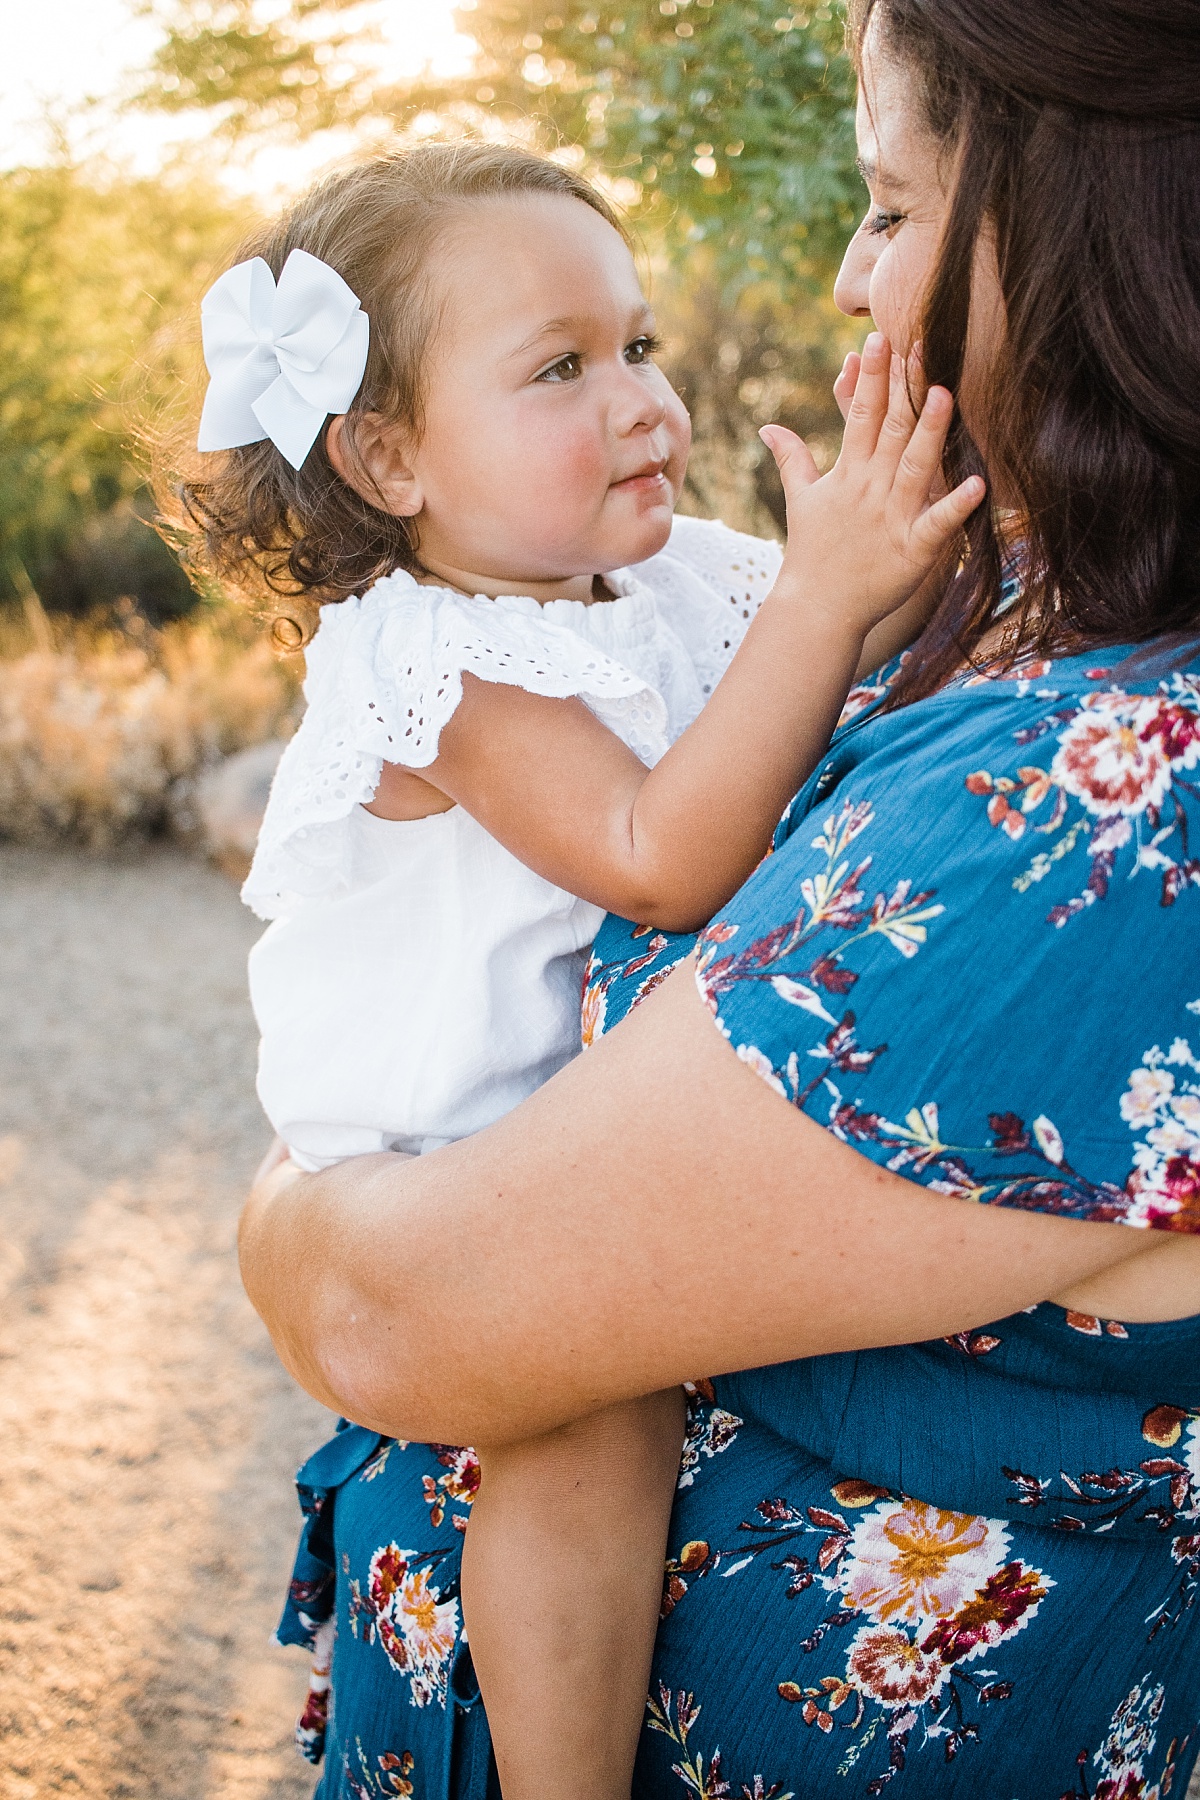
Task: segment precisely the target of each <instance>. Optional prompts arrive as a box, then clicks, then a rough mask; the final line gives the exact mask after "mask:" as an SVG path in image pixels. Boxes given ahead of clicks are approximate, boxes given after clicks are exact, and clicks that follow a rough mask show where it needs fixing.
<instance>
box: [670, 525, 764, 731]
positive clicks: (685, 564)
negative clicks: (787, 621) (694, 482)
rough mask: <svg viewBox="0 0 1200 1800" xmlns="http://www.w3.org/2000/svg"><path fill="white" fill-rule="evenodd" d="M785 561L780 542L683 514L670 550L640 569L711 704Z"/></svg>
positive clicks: (672, 536)
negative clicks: (682, 644) (720, 682)
mask: <svg viewBox="0 0 1200 1800" xmlns="http://www.w3.org/2000/svg"><path fill="white" fill-rule="evenodd" d="M782 561H783V546H782V544H777V543H775V542H774V541H773V540H772V539H770V538H755V537H748V536H747V535H746V534H745V533H744V532H741V531H733V530H731V529H730V527H729V526H728V525H724V524H722V522H721V520H720V519H693V518H690V517H688V516H687V515H686V514H684V513H680V514H678V515H677V516H676V518H675V522H674V525H673V526H672V528H671V537H670V541H669V543H668V544H667V546H666V548H665V549H663V550H660V551H659V553H658V555H657V556H651V557H649V558H648V559H647V561H646V562H644V563H639V564H638V570H637V573H638V579H639V580H640V581H644V582H645V583H646V584H647V585H648V586H649V587H650V588H652V589H653V592H654V597H655V599H656V601H657V602H658V606H659V611H660V612H661V614H662V616H663V618H664V619H665V620H666V622H667V623H668V624H669V625H670V626H671V628H672V630H674V631H676V632H677V633H678V634H679V636H680V637H681V638H682V639H683V641H684V643H685V644H686V645H687V648H688V652H689V654H690V656H691V658H692V662H693V664H694V665H695V670H696V674H697V676H698V678H699V681H700V688H701V692H702V693H703V696H704V698H705V699H706V700H707V699H708V697H709V696H710V694H711V693H712V691H713V689H714V688H715V687H716V685H717V683H718V681H720V679H721V677H722V675H723V674H724V673H725V671H726V669H727V668H728V667H729V665H730V663H731V662H732V661H733V658H734V656H735V655H736V653H737V651H738V650H739V648H740V647H741V642H742V639H743V638H744V637H745V635H746V631H747V629H748V627H749V625H750V621H751V619H753V617H754V615H755V613H756V612H757V611H758V609H759V607H760V606H761V605H762V603H763V601H764V600H765V599H766V597H767V595H768V594H769V593H770V591H771V588H772V587H773V585H774V583H775V578H776V576H777V575H778V573H779V565H780V563H781V562H782ZM697 577H699V582H700V584H702V585H701V586H699V587H698V586H697V579H696V578H697Z"/></svg>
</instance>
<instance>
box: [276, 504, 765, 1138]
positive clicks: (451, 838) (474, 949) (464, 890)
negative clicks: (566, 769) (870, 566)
mask: <svg viewBox="0 0 1200 1800" xmlns="http://www.w3.org/2000/svg"><path fill="white" fill-rule="evenodd" d="M780 557H781V551H780V547H779V545H778V544H775V543H772V542H770V541H769V540H762V539H758V538H751V537H745V536H743V535H742V534H741V533H740V532H734V531H730V530H729V529H728V528H727V527H726V526H724V525H722V524H720V523H717V522H712V521H707V520H701V519H690V518H678V519H676V521H675V524H674V527H673V529H672V533H671V538H670V542H669V543H668V545H667V547H666V549H664V550H662V551H660V552H659V554H658V555H657V556H654V557H651V558H650V559H649V560H648V561H647V562H645V563H642V564H640V565H639V566H638V567H637V568H636V569H635V570H622V571H619V572H618V573H617V574H615V575H611V576H609V577H608V582H609V585H610V586H611V587H612V589H613V590H614V592H615V594H616V598H615V599H613V600H609V601H598V602H595V603H594V604H592V605H585V604H584V603H583V602H581V601H577V600H552V601H550V602H548V603H547V604H545V605H539V603H538V602H537V601H536V600H533V599H531V598H528V597H523V596H521V595H504V596H502V597H500V598H499V599H488V598H486V597H485V596H478V597H475V598H467V597H466V596H464V595H462V594H457V593H454V592H452V591H451V590H450V589H447V588H436V587H423V586H420V585H419V584H418V583H417V582H415V581H414V580H413V579H412V577H411V576H409V575H407V574H403V573H396V574H394V575H389V576H387V577H385V579H384V580H382V581H379V582H377V583H376V584H375V586H374V587H373V588H371V589H370V590H369V591H368V592H367V593H366V594H364V595H362V596H361V598H359V597H355V598H352V599H349V600H344V601H342V602H340V603H339V604H337V605H331V606H325V607H322V609H321V623H320V626H319V628H318V630H317V633H316V635H315V637H314V638H313V640H312V642H311V643H310V644H309V646H308V650H307V666H308V674H307V679H306V681H305V684H304V692H305V697H306V699H307V702H308V708H307V711H306V713H305V715H304V718H303V720H302V722H301V725H300V728H299V730H298V731H297V733H296V735H295V737H294V738H293V739H292V741H291V743H290V744H289V745H288V747H287V749H286V750H285V751H284V754H283V757H282V759H281V761H280V764H279V768H278V771H277V773H276V776H275V780H274V783H273V785H272V788H271V797H270V801H269V802H268V805H267V811H266V816H265V818H264V820H263V825H262V830H261V833H260V835H259V841H258V849H257V851H256V853H255V857H254V863H253V866H252V867H251V870H250V874H249V876H248V878H247V880H246V884H245V887H244V888H243V889H242V898H243V899H244V900H245V902H246V904H247V905H248V906H250V907H252V908H253V909H254V911H255V912H256V913H258V915H259V916H260V917H261V918H264V919H271V920H273V921H274V922H273V923H272V925H271V926H270V928H269V929H268V931H267V932H266V933H265V935H264V936H263V937H262V938H261V939H260V940H259V942H258V943H257V944H256V945H255V947H254V949H253V950H252V951H251V954H250V991H251V998H252V1000H253V1002H254V1010H255V1014H256V1016H257V1019H258V1024H259V1029H260V1031H261V1033H262V1043H261V1048H260V1053H259V1073H258V1091H259V1097H260V1099H261V1100H262V1103H263V1106H264V1107H265V1109H266V1112H267V1115H268V1117H269V1118H270V1120H271V1123H272V1124H273V1125H274V1127H275V1129H276V1130H277V1131H278V1132H279V1134H280V1136H281V1137H282V1138H283V1139H284V1140H285V1142H286V1143H287V1144H288V1146H289V1148H290V1150H291V1153H292V1155H293V1157H294V1158H295V1160H296V1161H297V1162H299V1163H300V1164H301V1166H302V1167H304V1168H308V1169H315V1168H323V1167H326V1166H327V1165H328V1164H330V1163H333V1162H337V1161H340V1160H341V1159H342V1158H343V1157H347V1156H355V1155H359V1154H362V1153H364V1152H368V1151H374V1150H390V1149H399V1150H408V1151H415V1152H421V1151H425V1150H429V1149H433V1148H435V1147H437V1146H438V1145H440V1144H445V1143H449V1142H452V1141H453V1140H454V1139H456V1138H460V1137H465V1136H467V1135H468V1134H469V1133H471V1132H474V1131H478V1130H480V1129H481V1128H482V1127H483V1126H485V1125H488V1124H491V1123H492V1122H493V1121H494V1120H496V1119H498V1118H500V1117H501V1116H502V1115H503V1114H504V1113H506V1112H508V1111H509V1110H510V1109H511V1108H512V1107H514V1106H516V1105H517V1104H518V1102H519V1101H521V1100H523V1099H525V1098H526V1096H527V1095H529V1094H531V1093H532V1092H533V1091H534V1089H535V1088H537V1087H539V1086H540V1085H541V1083H542V1082H544V1081H546V1080H548V1079H549V1077H550V1076H551V1075H553V1074H554V1073H555V1071H556V1070H558V1069H560V1068H561V1067H562V1066H563V1065H564V1063H566V1062H568V1061H569V1060H570V1058H571V1057H572V1056H573V1055H574V1054H575V1053H576V1051H577V1050H578V1049H579V994H580V983H581V979H582V973H583V968H584V964H585V962H586V955H587V949H588V946H589V945H590V943H591V941H592V939H593V938H594V936H595V934H596V931H597V929H598V927H599V924H600V920H601V918H602V917H603V913H602V912H601V910H600V909H599V908H598V907H596V906H592V905H590V904H589V903H588V902H586V901H583V900H580V899H579V898H578V897H577V896H575V895H574V894H568V893H566V892H564V890H563V889H561V888H556V887H554V886H553V885H552V884H551V883H550V882H548V881H544V880H543V879H542V877H541V876H540V875H536V874H534V872H533V871H532V870H531V869H527V868H526V867H525V866H524V864H523V863H520V862H518V861H517V859H516V858H515V857H514V856H512V855H510V853H509V852H508V851H507V850H505V849H504V847H503V845H501V844H499V843H497V841H496V839H495V838H493V837H491V836H490V835H489V834H488V833H487V832H486V831H485V830H484V829H483V827H482V826H481V825H479V824H477V823H476V821H475V820H474V819H473V818H472V817H471V816H470V814H469V813H466V812H464V811H463V809H462V808H461V807H457V806H456V807H453V808H452V809H451V810H450V811H449V812H444V813H435V814H433V815H432V816H430V817H429V818H427V819H416V820H411V821H409V820H404V821H392V820H386V819H378V818H376V817H375V816H374V815H373V814H372V813H368V812H365V811H364V810H363V803H364V802H366V801H369V800H370V799H371V798H372V797H373V795H374V792H375V788H376V785H377V783H378V781H379V775H380V770H381V768H382V765H383V763H384V762H393V763H400V764H403V765H404V766H406V767H408V768H411V769H424V768H428V767H429V765H430V764H431V763H432V762H433V760H434V758H435V757H436V755H437V748H438V738H439V735H440V733H441V731H442V728H443V726H444V725H445V724H446V722H447V720H449V719H450V718H451V716H452V715H453V713H454V710H455V708H456V707H457V706H458V703H459V701H460V700H461V698H462V676H463V674H464V672H466V673H469V674H472V675H476V676H479V677H481V678H482V679H484V680H487V681H498V682H504V683H507V684H508V685H510V686H514V687H521V688H524V689H526V690H528V691H529V692H531V693H535V694H546V695H550V696H552V697H557V698H565V697H568V696H578V697H579V698H580V699H581V700H583V701H584V703H585V704H586V705H587V706H588V707H590V709H591V711H592V712H593V713H595V715H596V717H597V718H598V719H600V720H601V721H602V722H603V723H604V724H605V725H607V726H608V727H609V729H610V730H611V731H613V732H615V733H616V734H617V736H619V737H620V738H622V739H623V740H624V742H625V743H626V744H628V745H629V747H630V748H631V749H632V750H633V751H634V752H635V754H636V755H637V756H639V757H640V758H641V760H642V761H643V762H645V763H646V764H647V765H651V766H652V765H653V764H654V763H655V762H657V760H658V758H659V757H660V756H662V755H663V753H664V752H665V751H666V750H667V748H668V747H669V745H670V744H672V743H673V742H674V740H675V739H676V738H677V737H678V736H679V734H680V733H681V732H682V731H683V730H684V729H685V728H686V727H687V726H688V725H690V724H691V722H692V720H693V719H694V718H695V717H696V715H697V713H698V712H699V711H700V709H701V707H702V706H703V705H704V702H705V700H706V699H707V697H708V695H709V694H710V693H711V692H712V690H713V688H714V686H715V685H716V683H717V682H718V681H719V679H720V677H721V675H722V674H723V673H724V671H725V669H726V668H727V667H728V665H729V662H730V660H731V658H732V656H733V654H734V652H735V651H736V649H737V647H738V645H739V644H740V643H741V641H742V638H743V636H744V635H745V631H746V627H747V625H748V623H749V621H750V619H751V618H752V617H753V616H754V613H755V612H756V611H757V609H758V606H759V605H760V603H761V601H762V600H763V598H764V597H765V595H766V594H767V592H768V590H769V589H770V587H771V584H772V582H773V581H774V579H775V575H776V573H777V571H778V568H779V563H780ZM497 780H503V771H497Z"/></svg>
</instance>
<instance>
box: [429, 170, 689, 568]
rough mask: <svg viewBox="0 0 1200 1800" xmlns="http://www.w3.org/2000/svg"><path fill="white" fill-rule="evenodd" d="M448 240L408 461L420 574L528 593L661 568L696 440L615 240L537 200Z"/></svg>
mask: <svg viewBox="0 0 1200 1800" xmlns="http://www.w3.org/2000/svg"><path fill="white" fill-rule="evenodd" d="M451 229H452V233H453V235H452V237H451V239H450V241H449V243H448V244H447V246H446V261H445V272H444V276H443V280H444V283H445V289H444V291H445V301H444V306H443V312H442V316H441V318H442V322H441V326H440V329H439V331H438V335H437V340H436V343H435V345H434V347H433V351H432V355H431V359H430V367H429V370H428V376H427V401H426V409H425V429H424V432H423V435H422V441H421V443H420V445H419V446H417V448H416V449H415V450H413V451H410V452H409V453H408V454H407V456H406V457H405V461H406V463H407V465H408V470H409V472H410V474H411V477H412V481H413V489H412V496H411V497H412V500H413V501H417V500H419V502H420V505H419V508H418V507H416V506H415V505H406V506H405V508H404V510H405V511H406V512H411V511H416V513H417V517H418V531H419V538H420V554H421V559H422V561H423V562H424V563H425V564H426V565H427V566H428V567H430V568H433V569H435V570H454V571H462V572H469V573H472V574H477V575H480V576H487V577H490V578H492V579H493V580H496V579H499V580H501V581H512V582H514V583H517V584H520V583H522V582H525V583H526V584H529V583H535V582H536V583H540V582H556V581H568V580H571V579H573V578H579V577H585V576H587V577H590V576H591V575H593V574H603V573H605V572H606V571H607V570H610V569H617V568H621V567H622V566H624V565H625V564H627V563H636V562H640V561H642V559H643V558H644V557H647V556H652V555H654V553H655V552H656V551H657V550H660V549H661V548H662V547H663V545H664V544H665V543H666V541H667V537H668V534H669V532H670V529H671V515H672V513H673V511H674V508H675V503H676V501H677V499H678V497H679V491H680V488H681V486H682V484H683V475H684V469H685V467H686V465H687V455H688V449H689V445H690V442H691V427H690V424H689V421H688V416H687V412H686V410H685V409H684V406H683V403H682V401H681V400H680V399H679V397H678V395H677V394H676V393H675V391H674V389H673V388H672V387H671V385H670V383H669V382H668V381H667V379H666V377H665V376H664V375H663V374H662V372H661V370H660V369H658V368H657V367H656V366H655V363H654V361H653V360H652V357H653V348H654V345H653V332H654V319H653V315H652V314H651V312H650V308H649V306H648V305H647V303H646V300H645V298H644V296H643V294H642V291H641V287H640V285H639V282H638V278H637V272H636V270H635V268H634V265H633V258H632V257H631V255H630V253H629V251H628V249H627V248H626V246H625V244H624V243H623V242H622V240H621V237H620V235H619V233H617V232H616V231H614V230H613V228H612V226H611V225H609V224H607V223H606V222H605V220H604V219H602V218H601V217H600V215H599V214H598V213H596V212H593V210H592V208H591V207H589V206H587V205H585V204H584V203H583V202H582V201H579V200H574V199H571V198H568V197H566V196H559V195H540V194H539V195H515V196H513V197H512V199H505V200H489V201H487V202H485V203H482V204H480V205H478V206H475V207H472V208H471V210H470V211H469V212H467V213H465V214H464V215H463V217H462V220H461V222H458V221H456V222H455V224H454V226H453V227H452V228H451Z"/></svg>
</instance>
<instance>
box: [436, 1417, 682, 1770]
mask: <svg viewBox="0 0 1200 1800" xmlns="http://www.w3.org/2000/svg"><path fill="white" fill-rule="evenodd" d="M683 1405H684V1402H683V1392H682V1390H681V1389H679V1388H672V1389H671V1390H669V1391H668V1392H665V1393H661V1394H651V1395H650V1396H649V1397H648V1398H647V1399H645V1400H637V1401H631V1402H629V1403H628V1404H626V1405H622V1406H614V1407H610V1408H608V1409H606V1410H605V1411H604V1412H602V1413H597V1414H595V1415H594V1416H593V1417H592V1418H590V1419H585V1420H582V1421H580V1422H579V1423H578V1424H575V1425H568V1426H564V1427H563V1428H562V1429H561V1430H559V1431H554V1432H550V1433H548V1434H547V1435H546V1436H545V1437H541V1438H536V1439H533V1440H531V1441H530V1442H528V1443H523V1444H514V1445H510V1446H506V1447H505V1448H504V1449H501V1450H490V1451H488V1450H485V1451H483V1452H482V1453H481V1456H480V1467H481V1477H482V1479H481V1483H480V1488H479V1493H478V1495H477V1497H476V1500H475V1504H474V1506H473V1507H472V1508H471V1522H470V1525H469V1527H468V1529H467V1535H466V1541H465V1543H464V1546H463V1572H462V1581H463V1587H462V1594H463V1616H464V1619H465V1622H466V1627H467V1636H468V1639H469V1641H470V1645H471V1654H472V1657H473V1659H474V1663H475V1672H476V1674H477V1676H478V1677H479V1686H480V1691H481V1692H482V1694H483V1701H484V1705H485V1706H486V1708H487V1716H488V1723H489V1725H490V1727H491V1733H492V1743H493V1745H494V1747H495V1752H496V1766H497V1768H498V1770H499V1773H500V1785H501V1788H502V1789H503V1791H504V1800H629V1788H630V1783H631V1781H632V1778H633V1760H634V1756H635V1754H636V1752H637V1742H638V1736H639V1733H640V1731H641V1725H642V1716H643V1713H644V1711H645V1706H646V1690H647V1687H648V1685H649V1680H650V1658H651V1653H652V1651H653V1649H654V1632H655V1626H656V1624H657V1622H658V1614H659V1607H660V1604H661V1601H662V1584H663V1564H664V1559H665V1556H666V1545H667V1527H668V1524H669V1522H670V1516H671V1501H672V1498H673V1495H674V1491H675V1478H676V1475H677V1473H678V1470H679V1456H680V1451H681V1448H682V1444H683Z"/></svg>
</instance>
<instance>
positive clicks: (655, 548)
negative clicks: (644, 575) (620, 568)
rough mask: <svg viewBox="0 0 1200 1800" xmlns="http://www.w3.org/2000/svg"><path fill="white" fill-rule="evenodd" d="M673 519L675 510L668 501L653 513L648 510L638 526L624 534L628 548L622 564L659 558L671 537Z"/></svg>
mask: <svg viewBox="0 0 1200 1800" xmlns="http://www.w3.org/2000/svg"><path fill="white" fill-rule="evenodd" d="M673 517H674V508H673V506H672V505H671V504H670V503H669V502H667V501H663V502H661V503H660V504H659V505H657V506H656V507H655V508H654V509H653V511H649V510H647V512H646V513H645V514H644V515H643V517H642V518H640V519H639V520H638V522H637V524H636V525H634V526H632V527H631V528H630V529H629V530H628V531H626V532H624V533H623V534H622V536H623V540H624V543H625V546H626V553H625V555H624V556H623V557H622V559H621V560H622V563H640V562H645V560H646V558H647V557H648V556H657V555H658V552H659V551H660V550H662V549H663V548H664V547H665V545H666V542H667V539H668V538H669V537H670V535H671V521H672V519H673Z"/></svg>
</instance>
